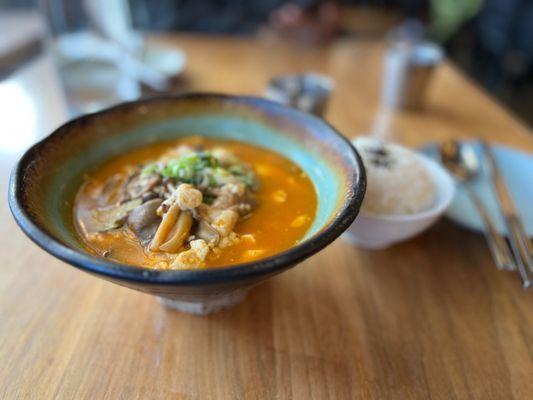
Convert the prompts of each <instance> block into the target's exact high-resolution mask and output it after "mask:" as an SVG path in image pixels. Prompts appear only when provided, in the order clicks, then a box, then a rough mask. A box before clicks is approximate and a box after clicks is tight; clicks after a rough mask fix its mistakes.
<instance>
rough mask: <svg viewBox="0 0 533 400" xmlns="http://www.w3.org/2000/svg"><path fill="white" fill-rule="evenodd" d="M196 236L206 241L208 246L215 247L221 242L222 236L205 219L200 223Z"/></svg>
mask: <svg viewBox="0 0 533 400" xmlns="http://www.w3.org/2000/svg"><path fill="white" fill-rule="evenodd" d="M194 234H195V235H196V237H198V238H200V239H203V240H205V242H206V243H207V244H210V245H214V246H216V245H217V244H218V242H219V240H220V234H219V233H218V231H217V230H216V229H215V228H213V227H212V226H211V225H209V223H207V222H206V221H204V220H203V219H202V220H200V222H198V226H197V228H196V232H195V233H194Z"/></svg>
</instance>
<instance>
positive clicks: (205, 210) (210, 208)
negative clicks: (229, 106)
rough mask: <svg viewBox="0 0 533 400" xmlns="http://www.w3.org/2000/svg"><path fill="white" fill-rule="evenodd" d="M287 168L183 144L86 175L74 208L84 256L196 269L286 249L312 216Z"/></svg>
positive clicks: (193, 141) (309, 197)
mask: <svg viewBox="0 0 533 400" xmlns="http://www.w3.org/2000/svg"><path fill="white" fill-rule="evenodd" d="M316 202H317V199H316V193H315V190H314V187H313V185H312V183H311V181H310V180H309V178H308V177H307V176H306V175H305V174H304V173H303V172H302V171H301V170H300V169H299V168H298V167H297V166H296V165H295V164H293V163H292V162H291V161H289V160H287V159H286V158H284V157H282V156H280V155H279V154H276V153H274V152H271V151H269V150H266V149H262V148H258V147H255V146H251V145H248V144H244V143H241V142H233V141H221V140H213V139H206V138H201V137H188V138H184V139H180V140H179V141H178V142H175V143H160V144H156V145H151V146H149V147H145V148H141V149H138V150H135V151H132V152H130V153H128V154H124V155H122V156H119V157H117V158H115V159H113V160H111V161H110V162H108V163H107V164H105V165H103V166H102V167H101V168H100V169H98V170H96V171H94V172H93V173H91V174H89V175H88V176H87V177H86V180H85V183H84V184H83V185H82V187H81V188H80V190H79V192H78V194H77V197H76V202H75V220H76V224H77V229H78V232H79V234H80V236H81V238H82V240H83V242H84V243H85V244H86V246H87V248H88V250H89V251H91V252H92V253H94V254H96V255H99V256H101V257H105V258H109V259H112V260H116V261H119V262H122V263H126V264H132V265H139V266H143V267H147V268H158V269H195V268H209V267H216V266H223V265H231V264H238V263H242V262H247V261H253V260H257V259H260V258H264V257H267V256H270V255H273V254H276V253H279V252H280V251H283V250H286V249H288V248H290V247H291V246H293V245H295V244H296V243H297V242H298V241H299V240H300V239H301V238H302V237H303V235H304V234H305V232H306V231H307V229H308V228H309V226H310V225H311V222H312V220H313V218H314V215H315V211H316Z"/></svg>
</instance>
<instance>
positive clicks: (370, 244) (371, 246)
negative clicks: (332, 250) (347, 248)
mask: <svg viewBox="0 0 533 400" xmlns="http://www.w3.org/2000/svg"><path fill="white" fill-rule="evenodd" d="M341 238H343V239H344V240H346V241H347V242H349V243H351V244H353V245H355V246H357V247H360V248H362V249H365V250H383V249H386V248H387V247H389V246H390V245H391V243H390V242H379V241H372V240H365V239H363V238H360V237H358V236H355V235H353V234H352V233H351V232H348V231H346V232H344V233H343V234H342V235H341Z"/></svg>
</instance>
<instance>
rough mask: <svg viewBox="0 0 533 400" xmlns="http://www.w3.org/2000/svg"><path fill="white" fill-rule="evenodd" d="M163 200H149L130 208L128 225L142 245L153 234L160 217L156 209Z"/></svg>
mask: <svg viewBox="0 0 533 400" xmlns="http://www.w3.org/2000/svg"><path fill="white" fill-rule="evenodd" d="M162 202H163V201H162V200H161V199H153V200H149V201H147V202H146V203H144V204H142V205H140V206H139V207H137V208H135V209H133V210H132V212H131V213H130V215H129V216H128V221H127V222H128V227H129V228H130V229H131V230H132V231H133V232H134V233H135V236H137V238H138V239H139V242H140V243H141V244H142V245H143V246H144V245H146V244H148V243H149V242H150V241H151V240H152V239H153V238H154V236H155V233H156V231H157V227H158V226H159V224H160V222H161V218H160V217H159V216H158V215H157V213H156V210H157V208H158V207H159V206H160V205H161V203H162Z"/></svg>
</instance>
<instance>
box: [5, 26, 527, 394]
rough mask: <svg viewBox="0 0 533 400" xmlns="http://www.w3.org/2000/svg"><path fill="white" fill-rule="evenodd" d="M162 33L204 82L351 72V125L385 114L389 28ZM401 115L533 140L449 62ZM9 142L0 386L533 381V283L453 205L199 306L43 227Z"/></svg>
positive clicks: (267, 390)
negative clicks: (20, 209)
mask: <svg viewBox="0 0 533 400" xmlns="http://www.w3.org/2000/svg"><path fill="white" fill-rule="evenodd" d="M164 40H166V41H168V42H171V43H175V44H177V45H179V46H181V47H182V48H183V49H184V50H185V51H186V52H187V55H188V57H189V66H188V70H187V83H188V87H189V88H191V89H194V90H210V91H224V92H231V93H247V94H261V93H262V90H263V88H264V86H265V84H266V82H267V80H268V79H269V77H271V76H272V75H275V74H281V73H287V72H297V71H307V70H315V71H319V72H325V73H328V74H330V75H332V76H333V77H334V78H335V80H336V83H337V88H336V90H335V93H334V96H333V98H332V102H331V107H330V109H329V112H328V114H327V119H328V120H329V121H330V122H331V123H332V124H333V125H335V126H336V127H337V128H339V129H340V131H341V132H343V133H345V134H346V135H347V136H350V137H352V136H356V135H359V134H362V133H364V132H368V131H369V129H371V126H372V124H373V119H374V118H375V113H376V109H377V100H378V96H377V95H378V90H379V80H380V71H381V64H380V63H381V56H382V50H383V45H382V44H381V43H376V42H358V41H355V40H345V41H339V42H337V43H335V44H334V45H331V46H329V47H325V48H322V49H309V48H294V47H290V46H286V45H283V46H282V45H272V44H262V43H259V42H257V41H254V40H252V39H236V38H212V37H209V38H208V37H178V38H175V37H168V38H165V39H164ZM0 89H1V85H0ZM30 92H31V88H30ZM45 94H46V95H47V96H52V93H49V92H46V91H45V92H43V95H45ZM39 98H41V97H39ZM391 129H392V132H393V136H394V138H395V139H396V140H400V141H403V142H405V143H407V144H409V145H420V144H422V143H425V142H427V141H431V140H440V139H444V138H450V137H461V138H465V137H469V136H471V135H482V136H484V137H486V138H488V139H490V140H491V141H498V142H501V143H505V144H507V145H510V146H515V147H518V148H521V149H524V150H528V151H533V137H532V136H531V133H530V132H529V131H528V129H527V128H526V127H525V126H524V125H523V124H521V123H520V122H519V121H517V120H516V119H515V118H513V117H512V116H511V115H510V114H509V113H508V112H506V111H505V110H504V109H503V108H502V106H501V105H498V104H497V103H495V102H494V101H493V100H492V99H490V98H489V97H487V95H486V94H485V93H484V92H483V91H481V90H480V89H479V88H477V87H476V86H475V85H474V84H472V82H470V81H469V80H468V79H466V78H465V77H464V76H462V75H461V74H460V73H458V72H457V70H456V69H455V68H454V67H453V66H451V65H450V64H448V63H446V64H444V65H443V66H442V67H441V68H440V69H439V70H438V71H437V75H436V76H435V79H434V82H433V85H432V87H431V91H430V93H429V101H428V109H427V110H426V111H425V112H424V113H402V114H398V115H396V116H394V118H393V119H392V125H391ZM1 134H2V135H5V134H6V133H5V132H2V133H1ZM9 134H15V133H9ZM4 154H6V153H5V152H4V153H2V158H3V162H2V168H1V177H2V179H1V183H2V193H1V203H0V216H1V221H2V222H1V225H0V235H1V236H0V257H1V260H2V263H1V268H0V365H1V368H0V398H6V399H14V398H34V399H50V398H61V399H103V398H110V399H118V398H121V399H147V398H158V399H160V398H165V397H168V398H178V399H182V398H183V399H222V398H228V399H244V398H246V399H255V398H257V399H274V398H276V399H285V398H292V399H326V398H331V399H359V398H360V399H429V398H431V399H470V398H477V399H511V398H515V399H531V398H532V396H533V292H529V293H526V292H524V291H523V290H522V289H521V286H520V282H519V280H518V278H517V276H515V275H513V274H509V273H504V272H498V271H496V269H495V268H494V267H493V266H492V263H491V258H490V255H489V253H488V251H487V248H486V245H485V243H484V242H483V239H482V238H481V236H479V235H477V234H474V233H471V232H468V231H465V230H462V229H460V228H458V227H457V226H455V225H453V224H452V223H450V222H446V221H442V222H440V223H439V224H437V225H436V226H434V227H433V228H432V229H430V230H429V231H428V232H427V233H425V234H424V235H422V236H420V237H418V238H416V239H415V240H412V241H410V242H408V243H405V244H401V245H397V246H394V247H392V248H390V249H387V250H383V251H363V250H359V249H357V248H354V247H352V246H350V245H348V244H347V243H345V242H344V241H342V240H338V241H337V242H335V243H334V244H333V245H331V246H330V247H328V248H327V249H326V250H324V251H323V252H321V253H320V254H318V255H316V256H315V257H313V258H311V259H310V260H308V261H306V262H305V263H303V264H302V265H300V266H298V267H297V268H294V269H292V270H290V271H288V272H286V273H284V274H282V275H280V276H278V277H276V278H274V279H271V280H270V281H268V282H266V283H264V284H263V285H261V286H259V287H257V288H255V289H254V290H253V291H252V292H251V293H250V295H249V297H248V298H247V300H246V301H245V302H243V303H242V304H240V305H238V306H236V307H235V308H233V309H230V310H227V311H223V312H220V313H218V314H215V315H211V316H208V317H196V316H191V315H185V314H180V313H177V312H173V311H169V310H167V309H164V308H163V307H161V306H160V305H159V304H158V303H156V301H155V299H154V298H152V297H150V296H148V295H145V294H141V293H137V292H134V291H131V290H128V289H125V288H122V287H119V286H116V285H113V284H110V283H107V282H105V281H103V280H101V279H98V278H95V277H93V276H89V275H86V274H84V273H81V272H79V271H77V270H75V269H74V268H71V267H68V266H67V265H65V264H63V263H62V262H60V261H58V260H56V259H54V258H53V257H51V256H49V255H48V254H46V253H45V252H43V251H42V250H40V249H38V248H37V247H36V246H35V245H33V244H32V243H31V242H30V241H29V239H27V238H26V237H25V236H24V235H23V234H22V233H21V231H19V229H18V228H17V227H16V226H15V223H14V222H13V220H12V218H11V217H10V215H9V212H8V210H7V205H6V202H5V199H6V185H5V184H6V179H7V174H8V172H9V168H10V165H8V164H11V163H12V162H13V159H14V155H13V154H12V153H9V154H7V155H6V156H5V157H4ZM6 160H7V161H6Z"/></svg>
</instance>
